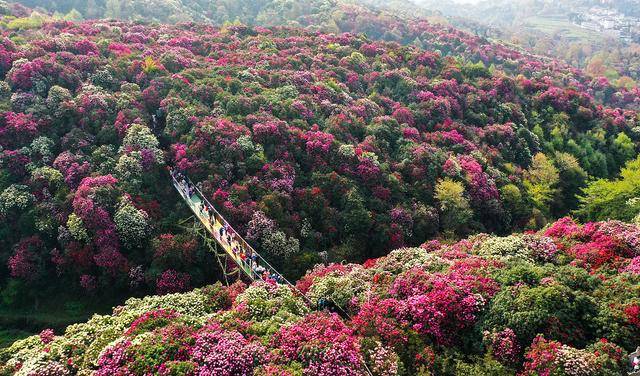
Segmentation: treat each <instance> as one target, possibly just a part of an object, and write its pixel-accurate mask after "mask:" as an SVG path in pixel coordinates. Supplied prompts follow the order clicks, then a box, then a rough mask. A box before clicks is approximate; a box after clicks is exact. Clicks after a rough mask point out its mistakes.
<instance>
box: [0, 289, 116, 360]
mask: <svg viewBox="0 0 640 376" xmlns="http://www.w3.org/2000/svg"><path fill="white" fill-rule="evenodd" d="M60 302H64V303H60ZM121 303H122V301H121V300H117V301H116V300H113V299H100V298H98V297H94V298H92V299H90V300H86V301H78V300H74V299H67V298H65V297H57V298H52V299H49V300H47V301H42V302H40V304H39V307H38V308H37V309H36V308H33V307H22V308H15V307H6V306H3V307H0V348H2V347H6V346H8V345H10V344H11V343H12V342H14V341H16V340H18V339H21V338H24V337H27V336H29V335H32V334H35V333H39V332H40V331H42V330H43V329H46V328H51V329H53V330H54V331H55V332H56V334H61V333H63V332H64V330H65V328H66V327H67V326H69V325H71V324H74V323H78V322H83V321H86V320H87V319H89V317H91V316H92V315H93V314H94V313H99V314H108V313H111V310H112V307H113V306H115V305H118V304H121Z"/></svg>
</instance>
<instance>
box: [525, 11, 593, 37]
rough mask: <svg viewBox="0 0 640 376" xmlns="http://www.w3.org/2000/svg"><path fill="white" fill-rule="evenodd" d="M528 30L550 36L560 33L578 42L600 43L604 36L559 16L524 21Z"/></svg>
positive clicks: (536, 17)
mask: <svg viewBox="0 0 640 376" xmlns="http://www.w3.org/2000/svg"><path fill="white" fill-rule="evenodd" d="M523 24H524V26H525V27H527V28H531V29H533V30H537V31H540V32H543V33H545V34H548V35H552V34H555V33H560V34H561V35H562V36H564V37H566V38H571V39H576V40H589V41H599V40H602V39H603V36H602V35H600V34H599V33H597V32H594V31H589V30H585V29H583V28H581V27H579V26H576V25H574V24H573V23H571V21H569V20H567V19H566V18H563V17H559V16H535V17H529V18H526V19H524V20H523Z"/></svg>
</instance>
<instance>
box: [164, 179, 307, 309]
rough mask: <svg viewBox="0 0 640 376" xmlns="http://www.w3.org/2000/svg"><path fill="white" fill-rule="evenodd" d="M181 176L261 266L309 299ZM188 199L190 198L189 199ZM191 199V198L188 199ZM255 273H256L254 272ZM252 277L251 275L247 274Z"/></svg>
mask: <svg viewBox="0 0 640 376" xmlns="http://www.w3.org/2000/svg"><path fill="white" fill-rule="evenodd" d="M169 175H170V176H171V179H172V180H173V182H174V186H175V187H176V189H180V188H179V187H180V182H178V180H177V179H176V178H175V176H174V174H173V173H170V174H169ZM182 176H183V177H184V179H185V181H186V182H187V183H188V184H189V185H190V186H192V187H193V188H194V189H195V190H196V192H197V193H198V195H199V196H200V197H201V198H202V199H203V200H204V201H205V202H206V203H207V204H208V206H209V209H210V210H213V212H214V213H215V214H216V215H217V216H218V217H219V218H220V219H221V220H222V221H223V225H226V226H227V228H228V229H229V231H230V232H233V233H234V234H235V236H236V237H237V239H239V243H241V245H242V246H244V247H246V249H249V250H251V254H252V255H256V258H257V259H259V260H260V261H261V262H262V263H263V266H264V267H265V269H268V270H269V271H270V272H272V273H273V274H275V275H277V276H278V277H280V278H281V279H282V280H283V281H284V282H285V283H286V284H287V285H289V286H290V287H291V288H293V289H294V291H296V292H298V293H299V294H300V295H301V296H302V297H303V298H304V299H305V300H309V298H307V297H306V296H305V295H304V294H303V293H302V292H301V291H300V290H298V288H297V287H296V286H295V285H294V284H292V283H291V282H289V280H288V279H286V278H285V277H284V276H283V275H282V274H280V272H278V270H277V269H276V268H274V267H273V266H272V265H271V264H270V263H269V262H268V261H267V260H266V259H265V258H264V257H262V255H260V253H258V252H256V250H255V249H254V248H253V247H252V246H251V245H250V244H249V243H248V242H247V241H246V240H244V238H243V237H242V236H241V235H240V234H239V233H238V231H236V230H235V229H234V228H233V226H231V224H230V223H229V222H228V221H227V220H226V219H225V218H224V216H223V215H222V214H220V212H219V211H218V210H217V209H216V208H215V206H213V204H212V203H211V202H209V200H208V199H207V197H206V196H205V195H204V193H202V191H201V190H200V188H198V186H197V185H195V184H194V183H193V182H192V181H191V179H189V177H188V176H186V175H184V174H182ZM189 200H190V199H189ZM190 201H191V200H190ZM256 274H257V273H256ZM249 277H251V278H252V279H253V276H249ZM258 277H259V278H260V279H262V277H261V276H258Z"/></svg>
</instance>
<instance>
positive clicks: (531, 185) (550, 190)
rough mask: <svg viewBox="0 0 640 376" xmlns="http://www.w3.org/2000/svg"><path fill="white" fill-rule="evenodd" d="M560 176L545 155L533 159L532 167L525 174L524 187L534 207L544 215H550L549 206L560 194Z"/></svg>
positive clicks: (539, 154)
mask: <svg viewBox="0 0 640 376" xmlns="http://www.w3.org/2000/svg"><path fill="white" fill-rule="evenodd" d="M559 181H560V174H559V173H558V169H557V168H556V167H555V166H554V165H553V163H552V162H551V161H550V160H549V158H547V156H546V155H544V154H543V153H538V154H536V155H535V156H534V157H533V160H532V162H531V167H530V168H529V170H527V172H526V174H525V180H524V186H525V188H526V189H527V192H528V193H529V196H530V197H531V200H532V201H533V203H534V205H535V206H536V207H537V208H538V209H539V210H541V211H542V212H543V213H545V214H548V213H549V204H550V203H551V202H552V201H553V199H554V198H555V196H556V194H557V193H558V188H557V185H558V182H559Z"/></svg>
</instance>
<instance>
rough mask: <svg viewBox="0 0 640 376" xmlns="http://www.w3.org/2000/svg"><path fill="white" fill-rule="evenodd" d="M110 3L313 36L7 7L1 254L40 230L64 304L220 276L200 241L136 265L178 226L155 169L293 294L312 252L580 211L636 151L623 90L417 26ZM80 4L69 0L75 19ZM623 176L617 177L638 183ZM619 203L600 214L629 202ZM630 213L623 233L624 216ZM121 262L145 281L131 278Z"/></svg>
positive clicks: (381, 18)
mask: <svg viewBox="0 0 640 376" xmlns="http://www.w3.org/2000/svg"><path fill="white" fill-rule="evenodd" d="M245 2H246V0H242V4H245ZM49 3H51V4H49V5H50V6H51V7H57V6H60V4H58V3H59V2H58V3H56V2H49ZM54 3H55V4H54ZM118 3H119V5H120V6H121V8H118V7H111V6H110V7H100V6H97V7H93V8H96V9H92V10H91V12H98V13H100V12H102V9H106V8H109V9H120V13H121V16H123V17H125V16H126V17H129V16H130V17H132V19H138V18H137V17H136V16H134V15H140V16H141V18H144V17H145V16H149V17H152V18H153V19H155V20H167V14H171V15H172V16H171V21H176V22H178V21H186V20H194V21H215V23H216V24H220V25H222V24H223V23H224V21H225V20H229V19H236V18H237V17H238V18H239V19H240V20H241V21H245V22H250V23H253V22H255V23H260V24H262V23H264V22H267V23H268V24H269V25H281V24H286V25H291V24H292V22H294V23H295V24H296V25H299V26H302V27H304V26H311V25H313V26H314V30H313V31H308V30H305V29H303V28H282V29H279V28H271V29H270V28H265V27H264V25H263V27H248V26H238V25H227V26H224V27H216V26H211V25H205V24H198V23H193V24H189V25H188V26H186V25H184V24H183V25H179V26H178V25H170V24H153V25H151V24H140V23H129V22H123V21H105V20H99V21H98V20H93V21H81V22H71V21H60V20H49V19H48V18H46V17H44V16H42V15H38V14H34V17H33V20H39V21H38V22H37V23H36V24H35V25H32V27H25V28H22V27H19V28H17V29H16V26H15V23H16V22H17V23H18V24H20V23H21V22H25V21H27V20H32V18H30V17H27V16H28V14H29V10H28V9H26V8H25V9H22V8H20V10H17V8H15V7H8V8H7V11H6V12H5V13H6V14H7V15H9V14H11V13H12V12H17V13H18V14H19V18H18V19H16V20H13V19H7V20H6V21H7V22H4V23H2V25H0V28H2V31H4V32H5V34H7V35H11V38H5V40H2V41H0V73H3V74H4V76H3V77H4V78H5V81H6V82H4V83H2V84H0V97H1V98H2V99H3V101H4V102H3V103H4V105H5V107H6V108H5V110H6V111H4V112H3V114H2V116H0V150H1V151H0V155H1V156H0V161H1V162H0V170H1V172H2V173H1V174H0V175H1V176H2V179H0V180H1V181H2V182H3V184H2V185H1V187H0V217H3V218H7V217H8V218H12V219H15V220H10V221H2V222H0V223H2V224H1V225H0V226H1V228H0V231H1V232H2V233H3V234H5V233H6V234H10V235H11V236H3V237H2V240H1V242H2V243H1V244H0V249H1V250H2V255H1V256H2V257H0V258H1V259H2V260H8V259H9V258H11V257H12V256H13V253H11V252H12V250H13V249H14V248H15V245H16V244H18V243H19V242H20V241H21V240H22V239H24V238H28V237H30V236H32V235H33V234H34V233H39V234H40V233H46V234H47V236H43V237H42V239H43V240H44V241H45V243H46V247H45V248H47V249H48V250H52V249H56V250H57V253H56V256H55V257H56V261H55V262H49V259H50V256H49V255H46V256H43V257H41V260H42V263H41V265H42V267H43V270H42V272H43V273H44V274H45V275H46V277H47V278H48V279H49V280H50V281H54V282H53V283H52V284H53V285H55V286H58V287H59V288H61V289H62V288H63V287H62V286H67V285H68V284H72V285H78V284H79V283H80V281H81V280H82V278H81V276H82V275H92V276H95V277H96V287H95V290H96V291H99V292H102V293H107V292H109V293H112V294H114V295H119V294H126V292H125V291H124V290H122V289H120V288H118V289H113V288H112V287H113V285H114V283H115V284H116V285H117V286H118V287H121V286H122V287H123V289H124V288H125V287H126V285H127V283H122V281H124V280H127V281H135V283H129V284H128V285H129V286H130V288H132V289H136V290H137V292H151V291H153V289H154V281H155V280H156V279H157V277H158V275H157V274H158V271H164V270H167V269H169V268H171V269H175V270H176V271H179V272H181V273H189V274H190V276H191V284H193V285H199V284H202V283H206V282H207V278H210V277H209V276H212V275H214V274H215V273H211V270H209V269H208V267H207V266H206V265H207V263H205V262H204V261H205V260H206V253H205V252H202V249H201V248H200V247H199V246H198V245H196V246H195V247H194V248H191V246H185V249H184V250H183V251H184V253H188V256H185V257H184V258H181V259H180V260H179V262H176V263H175V265H173V264H172V262H174V261H175V259H176V258H177V257H175V254H177V252H178V249H177V248H172V249H173V251H171V252H169V253H170V255H168V254H167V253H164V252H155V248H154V252H141V251H142V250H143V249H146V248H147V247H148V246H149V245H150V243H154V242H153V239H159V237H160V236H161V235H164V234H170V235H173V236H176V237H177V239H181V237H180V236H181V235H182V234H183V233H184V232H183V231H182V230H179V229H176V228H175V226H174V224H175V222H176V221H177V218H178V217H182V216H187V215H188V213H189V212H188V208H186V207H185V206H184V205H183V204H182V203H180V201H179V200H180V198H179V196H178V195H176V194H175V192H174V191H173V187H172V185H171V184H170V182H169V180H168V179H167V175H166V174H165V173H164V172H163V171H162V169H161V167H162V166H163V165H164V164H165V163H168V164H170V165H172V166H173V167H176V168H178V169H180V170H183V171H185V172H187V173H188V174H189V176H190V177H191V178H192V179H193V180H194V181H196V182H200V183H201V188H202V191H203V192H204V194H205V195H206V196H207V198H208V199H210V200H212V201H214V202H215V203H216V205H217V208H218V209H219V210H220V211H221V212H222V214H223V215H224V216H225V218H227V220H229V221H230V222H231V224H232V225H233V226H234V228H236V229H238V230H239V231H240V232H241V233H242V234H243V235H245V234H246V235H247V238H248V239H249V241H251V242H252V245H254V246H255V247H256V248H258V251H263V252H264V254H265V255H266V256H267V257H268V259H269V262H270V263H272V264H274V265H276V266H277V267H278V268H279V269H283V268H282V267H283V266H285V268H284V270H285V271H286V274H287V277H291V278H290V279H296V278H297V277H300V276H301V275H303V274H304V271H305V270H306V269H308V268H310V267H312V265H313V264H314V263H316V262H318V261H320V260H319V259H320V258H324V259H326V260H327V261H329V262H334V261H335V262H338V261H342V260H346V261H348V262H361V261H364V260H366V259H370V258H378V257H380V256H382V255H384V254H386V253H388V252H389V251H390V250H392V249H397V248H400V247H414V246H417V245H419V244H422V243H423V242H425V241H427V240H429V239H431V238H433V237H437V236H439V235H444V234H446V236H450V237H458V236H464V235H466V234H468V233H478V232H486V233H496V234H507V233H510V232H511V231H512V230H520V229H523V228H525V227H533V228H536V227H541V226H544V225H545V224H546V223H547V222H548V221H550V220H552V219H553V217H556V216H562V215H566V213H568V212H570V211H571V210H573V209H576V207H575V206H576V205H578V201H579V200H578V199H577V198H576V195H577V194H579V192H580V188H582V187H583V186H584V185H585V184H586V183H585V182H586V181H589V180H591V179H590V178H601V177H603V178H604V177H611V175H612V174H615V173H616V172H617V171H618V170H620V168H621V167H622V166H623V165H625V163H626V162H627V160H628V159H630V158H632V157H633V153H632V152H633V150H634V148H635V149H637V146H638V138H637V137H636V135H635V131H634V130H633V129H634V127H635V123H636V122H637V113H636V111H635V110H634V109H633V107H634V106H637V104H634V98H636V97H637V93H638V91H633V90H630V89H627V88H616V87H614V86H612V84H611V83H609V82H608V81H607V80H601V79H593V78H592V77H590V76H588V75H586V74H584V73H583V72H581V71H580V70H576V69H571V68H570V67H568V66H566V65H564V64H562V63H560V62H558V61H549V60H546V59H545V60H540V59H539V58H537V57H535V56H529V55H527V54H526V53H523V52H522V51H515V50H513V49H511V48H509V47H506V46H503V45H500V44H495V43H491V42H489V41H486V40H484V39H482V38H478V37H476V36H474V35H472V34H469V33H465V32H462V31H459V30H455V29H452V28H450V27H442V26H439V25H436V24H432V23H429V22H427V21H425V20H419V19H411V20H407V19H405V18H404V17H399V16H394V15H390V14H387V13H385V12H379V11H377V10H376V11H374V10H371V9H369V7H368V6H363V5H354V4H349V5H347V4H343V3H342V2H339V4H333V3H331V2H330V1H327V0H304V1H302V3H301V4H302V5H301V6H300V7H295V8H296V9H297V10H298V11H300V12H298V11H296V12H287V11H285V9H288V8H287V7H281V6H278V5H277V4H275V3H274V4H275V5H273V6H265V7H253V6H251V4H248V3H247V4H245V5H246V6H244V5H242V4H241V5H242V6H240V5H239V6H238V7H230V6H229V5H227V4H223V2H220V1H215V2H214V3H215V6H213V7H209V8H210V9H216V11H215V12H208V11H202V9H200V10H198V11H193V9H191V8H190V7H191V6H192V5H193V4H192V3H193V2H188V3H185V4H178V5H176V4H177V3H176V4H173V3H172V4H173V5H171V9H170V10H169V8H168V5H167V3H166V2H165V1H156V0H147V2H146V3H145V5H144V6H139V7H138V6H133V5H131V4H124V3H123V2H118ZM120 3H121V4H120ZM87 4H89V3H87ZM87 4H84V3H83V4H76V6H77V7H78V8H80V9H81V10H80V12H82V13H85V12H87V11H88V9H87ZM174 5H175V6H174ZM205 8H207V7H205ZM185 9H191V10H189V11H187V10H185ZM336 9H337V11H336V12H334V11H333V10H336ZM239 10H242V13H243V14H239ZM114 11H115V10H114ZM74 13H75V12H74ZM92 14H94V13H92ZM85 15H86V14H85ZM94 16H95V14H94ZM110 16H112V15H110ZM70 17H71V16H70ZM71 18H73V19H79V17H77V15H74V16H73V17H71ZM87 18H94V17H93V16H92V17H87ZM294 19H295V21H294ZM18 20H23V21H20V22H18ZM45 20H48V21H47V22H45ZM265 20H268V21H265ZM29 22H31V21H29ZM11 24H14V26H9V25H11ZM315 27H319V28H320V29H321V30H322V29H324V30H327V31H331V33H328V34H325V33H323V32H320V31H317V30H315ZM382 30H392V31H393V32H382ZM364 35H367V36H368V37H365V36H364ZM414 42H415V43H414ZM403 44H404V45H403ZM309 56H311V57H313V59H312V60H313V61H312V62H311V61H308V60H307V59H306V57H309ZM400 57H401V58H400ZM462 61H464V62H465V63H461V62H462ZM466 62H468V63H466ZM489 66H492V69H487V68H486V67H489ZM223 68H224V69H223ZM205 72H214V74H213V75H209V74H204V73H205ZM5 76H6V77H5ZM637 102H638V101H637V100H635V103H637ZM586 123H588V124H589V127H585V126H584V124H586ZM549 127H551V128H549ZM547 128H549V129H547ZM159 135H162V139H163V142H162V143H161V142H160V140H159V137H158V136H159ZM575 140H579V142H578V141H575ZM573 141H575V142H573ZM634 166H635V165H634V164H633V163H632V162H630V163H629V164H628V166H627V167H625V169H624V170H623V171H622V173H623V175H624V176H623V178H622V179H621V181H627V180H628V181H634V179H633V177H635V175H634V171H635V169H634ZM627 175H628V176H629V178H628V179H627V178H624V177H625V176H627ZM62 182H64V183H62ZM61 183H62V184H61ZM607 191H608V190H607ZM596 193H597V192H596ZM631 193H632V192H630V191H629V192H628V191H624V192H623V193H622V194H620V195H617V196H620V197H621V198H620V199H618V198H616V199H615V200H614V201H615V202H614V204H615V205H610V206H611V207H618V204H620V205H622V204H624V205H627V202H628V201H629V200H632V199H633V197H635V196H633V195H632V194H631ZM617 196H616V197H617ZM622 196H624V197H622ZM627 196H629V197H627ZM632 196H633V197H632ZM69 197H71V198H72V199H71V200H69V199H68V198H69ZM125 202H126V204H125ZM551 203H553V204H554V206H555V207H556V208H557V209H554V210H550V208H549V205H550V204H551ZM559 203H563V204H562V205H555V204H559ZM533 204H535V205H533ZM596 204H597V205H596V206H597V207H601V206H607V205H600V204H599V203H596ZM598 205H600V206H598ZM620 207H622V206H620ZM629 207H630V209H624V210H625V213H624V215H625V219H631V218H632V216H631V214H633V217H635V215H637V211H633V210H635V209H634V208H635V207H634V206H633V205H632V204H631V205H629ZM632 212H633V213H632ZM145 213H146V214H145ZM258 213H261V214H258ZM580 213H582V211H581V212H580ZM585 213H586V214H589V215H591V214H593V213H591V211H590V209H589V210H587V211H586V212H585ZM627 217H628V218H627ZM567 226H569V224H568V223H567ZM623 227H624V226H619V225H615V226H613V227H611V228H609V229H600V230H599V231H600V232H602V233H603V234H605V235H607V236H609V237H611V238H613V239H614V240H615V242H619V243H623V244H625V245H624V247H627V248H628V247H630V245H631V244H633V242H634V241H637V239H638V236H637V234H634V233H633V232H632V231H631V232H630V231H625V230H624V229H623ZM56 230H57V233H56ZM560 230H561V229H559V228H549V231H550V232H549V233H547V236H551V237H553V234H552V232H553V231H560ZM564 230H566V231H567V232H568V231H570V230H571V229H570V228H569V227H567V228H566V229H564ZM616 233H620V234H624V235H622V236H621V237H616V236H615V234H616ZM365 234H372V236H368V235H365ZM567 235H568V233H567ZM569 238H571V237H570V236H567V241H569V240H570V239H569ZM602 239H604V238H602ZM512 240H514V239H509V240H508V241H512ZM521 240H522V241H524V242H525V243H526V244H525V245H527V244H529V243H531V246H526V247H522V250H523V251H522V252H519V251H515V250H514V249H511V251H514V252H511V253H512V254H511V256H508V257H518V256H519V255H523V254H524V253H527V255H526V257H528V258H529V259H533V260H536V261H537V260H546V261H549V262H555V261H556V258H555V257H554V256H553V254H557V252H556V251H555V249H554V247H553V245H552V244H551V242H550V241H548V240H546V239H543V238H541V237H539V238H535V239H534V238H527V237H522V239H521ZM492 242H496V243H498V242H500V241H498V240H494V241H492ZM534 243H535V244H534ZM538 243H544V244H545V245H546V246H542V244H538ZM605 243H606V242H604V241H602V242H600V241H599V242H596V243H594V244H591V245H589V246H588V247H586V248H585V247H582V248H580V247H577V248H575V249H574V250H573V256H572V257H575V258H576V259H577V261H576V263H583V264H585V265H586V264H589V265H601V264H611V263H618V262H619V261H620V260H618V259H617V258H616V257H619V255H620V252H621V251H623V250H621V249H612V247H611V246H610V245H611V244H609V245H607V244H605ZM151 245H152V246H153V244H151ZM503 245H504V244H502V245H500V244H495V247H496V248H495V249H494V251H496V252H497V251H498V248H500V249H502V248H501V247H502V246H503ZM556 245H557V246H559V245H560V244H556ZM563 245H564V244H563ZM160 248H161V249H162V247H160ZM489 248H491V247H489ZM588 248H597V249H598V250H597V251H589V250H588ZM531 250H536V251H539V252H540V253H539V254H533V253H531ZM502 251H505V252H506V248H505V249H502V250H501V251H500V252H502ZM624 251H628V249H625V250H624ZM320 252H326V254H323V256H320ZM505 256H506V255H505ZM421 257H422V256H421ZM410 258H411V257H407V260H408V259H410ZM283 259H286V260H283ZM290 259H295V262H289V260H290ZM390 260H391V259H389V260H388V261H389V262H391V261H390ZM413 263H414V262H413V261H411V264H408V266H407V267H408V268H411V267H412V266H413ZM416 263H417V264H419V262H416ZM137 266H142V271H143V272H144V273H146V275H144V276H141V273H140V272H136V273H135V274H136V275H137V277H136V278H135V279H132V278H130V276H129V274H130V272H131V269H132V268H135V267H137ZM618 266H619V268H622V267H623V265H618ZM402 267H403V268H404V266H402ZM136 270H138V269H136ZM144 273H143V274H144ZM0 274H2V275H3V276H6V277H5V279H6V278H10V273H0ZM142 277H144V278H142ZM2 282H6V281H2ZM116 282H117V283H116ZM2 285H6V283H2ZM345 298H346V297H345Z"/></svg>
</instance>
